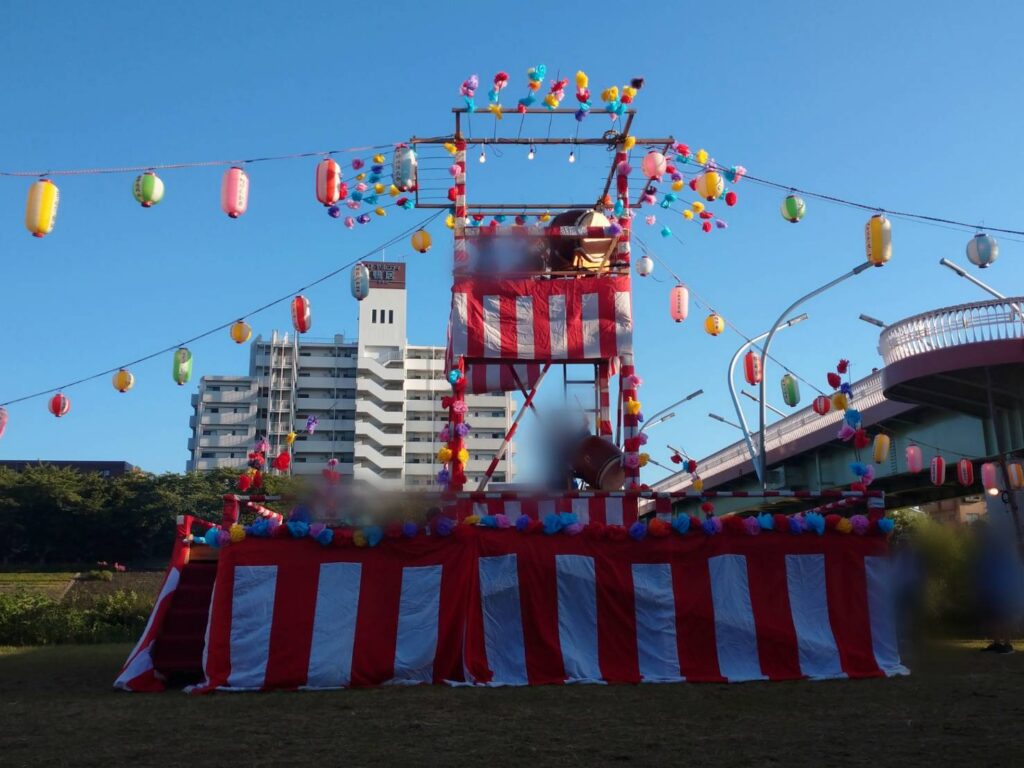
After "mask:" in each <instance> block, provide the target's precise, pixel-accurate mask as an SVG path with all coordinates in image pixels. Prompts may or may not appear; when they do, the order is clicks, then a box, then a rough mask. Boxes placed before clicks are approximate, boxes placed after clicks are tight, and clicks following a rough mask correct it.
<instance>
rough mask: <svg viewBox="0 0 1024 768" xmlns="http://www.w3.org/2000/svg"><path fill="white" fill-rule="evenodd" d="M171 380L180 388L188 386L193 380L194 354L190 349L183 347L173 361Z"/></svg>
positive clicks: (176, 353)
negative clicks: (189, 381)
mask: <svg viewBox="0 0 1024 768" xmlns="http://www.w3.org/2000/svg"><path fill="white" fill-rule="evenodd" d="M171 378H172V379H174V383H175V384H177V385H178V386H179V387H181V386H183V385H185V384H188V380H189V379H191V378H192V353H191V352H189V350H188V347H181V348H179V349H178V350H177V351H176V352H175V353H174V357H173V358H172V359H171Z"/></svg>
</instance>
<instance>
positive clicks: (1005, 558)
mask: <svg viewBox="0 0 1024 768" xmlns="http://www.w3.org/2000/svg"><path fill="white" fill-rule="evenodd" d="M974 525H975V531H976V533H977V541H978V548H977V550H976V552H975V558H976V560H975V580H976V588H977V597H978V609H979V614H980V618H981V620H982V622H983V623H984V627H985V631H986V633H987V634H988V636H989V637H991V638H992V642H991V643H989V645H988V646H986V647H985V649H984V650H986V651H990V652H993V653H1000V654H1007V653H1013V644H1012V643H1011V639H1012V637H1013V633H1014V629H1015V626H1016V623H1017V620H1018V618H1019V616H1020V608H1021V566H1020V559H1019V558H1018V556H1017V551H1016V549H1015V545H1014V541H1013V537H1008V536H1002V535H1000V534H999V532H998V531H996V530H995V529H994V528H993V527H992V526H991V525H989V524H988V523H987V522H985V521H979V522H977V523H975V524H974Z"/></svg>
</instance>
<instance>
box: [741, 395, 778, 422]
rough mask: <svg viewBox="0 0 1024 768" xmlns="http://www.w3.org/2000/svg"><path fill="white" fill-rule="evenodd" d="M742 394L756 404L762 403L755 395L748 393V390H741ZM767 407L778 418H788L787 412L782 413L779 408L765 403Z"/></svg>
mask: <svg viewBox="0 0 1024 768" xmlns="http://www.w3.org/2000/svg"><path fill="white" fill-rule="evenodd" d="M740 394H741V395H743V396H744V397H746V398H748V399H750V400H753V401H754V402H755V403H759V402H761V401H760V400H758V399H757V398H756V397H755V396H754V395H752V394H750V393H749V392H747V390H745V389H741V390H740ZM765 407H767V408H768V410H769V411H771V412H772V413H774V414H775V415H776V416H782V417H785V416H786V412H785V411H780V410H779V409H778V408H776V407H775V406H774V405H772V404H771V403H765Z"/></svg>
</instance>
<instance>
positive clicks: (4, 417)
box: [0, 405, 7, 437]
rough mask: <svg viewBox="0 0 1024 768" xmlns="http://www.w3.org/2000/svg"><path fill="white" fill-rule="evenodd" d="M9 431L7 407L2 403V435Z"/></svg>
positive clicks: (0, 412) (0, 423)
mask: <svg viewBox="0 0 1024 768" xmlns="http://www.w3.org/2000/svg"><path fill="white" fill-rule="evenodd" d="M6 431H7V409H6V408H4V407H3V406H2V405H0V437H3V436H4V432H6Z"/></svg>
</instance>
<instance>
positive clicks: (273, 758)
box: [0, 644, 1024, 768]
mask: <svg viewBox="0 0 1024 768" xmlns="http://www.w3.org/2000/svg"><path fill="white" fill-rule="evenodd" d="M128 650H129V648H128V646H123V645H106V646H62V647H49V648H17V649H14V648H9V649H0V722H3V723H4V724H5V727H4V728H2V729H0V765H3V766H5V768H13V766H37V765H38V766H50V767H56V766H105V767H106V768H109V767H110V766H117V765H123V766H131V767H132V768H135V767H137V766H163V767H164V768H166V766H171V765H182V764H183V765H187V766H189V768H207V766H210V767H212V766H217V767H218V768H219V767H222V766H233V765H241V766H275V767H276V766H291V765H296V766H298V765H302V766H335V765H348V766H364V765H366V766H405V765H416V766H421V765H426V766H433V765H438V766H474V768H493V767H494V766H511V765H527V764H528V765H530V766H542V765H559V766H587V767H588V768H594V767H596V766H605V765H621V764H632V765H637V766H655V765H723V766H724V765H729V766H758V767H763V766H796V767H797V768H803V767H804V766H808V767H810V766H814V768H831V767H832V766H837V765H869V766H875V767H878V766H889V765H898V766H912V765H928V766H931V767H932V768H937V767H938V766H948V765H971V766H986V768H987V767H990V766H1010V765H1016V766H1021V765H1024V739H1022V738H1021V737H1020V724H1021V722H1024V653H1017V654H1015V655H1013V656H995V655H993V654H987V653H979V652H978V650H977V645H976V644H975V646H974V647H971V646H969V645H967V644H959V645H951V646H944V647H942V648H940V649H936V650H934V651H932V652H930V653H929V654H928V655H926V656H922V657H921V658H920V659H919V660H918V662H917V663H916V664H915V672H914V674H913V675H912V676H910V677H908V678H898V679H891V680H861V681H833V682H795V683H746V684H742V685H686V684H680V685H645V686H609V687H604V686H568V687H564V688H562V687H539V688H530V689H523V688H520V689H492V690H488V689H469V688H458V689H452V688H443V687H418V688H378V689H364V690H351V691H336V692H321V693H271V694H237V695H232V694H215V695H212V696H201V697H190V696H186V695H184V694H182V693H179V692H170V693H165V694H154V695H133V694H125V693H116V692H113V691H112V690H111V689H110V684H111V681H112V680H113V678H114V676H115V674H116V672H117V669H118V668H119V666H120V664H121V662H122V661H123V659H124V657H125V655H126V654H127V652H128Z"/></svg>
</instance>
